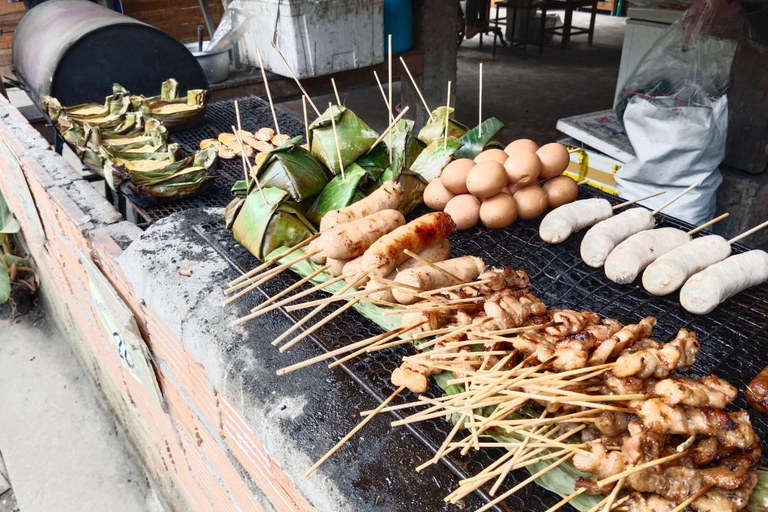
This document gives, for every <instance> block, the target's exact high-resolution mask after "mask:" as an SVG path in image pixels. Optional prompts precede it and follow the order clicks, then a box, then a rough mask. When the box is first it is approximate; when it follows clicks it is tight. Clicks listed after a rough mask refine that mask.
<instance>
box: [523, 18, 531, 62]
mask: <svg viewBox="0 0 768 512" xmlns="http://www.w3.org/2000/svg"><path fill="white" fill-rule="evenodd" d="M531 10H532V9H531V6H530V5H529V6H528V9H526V10H525V36H524V37H525V39H523V57H525V56H526V55H527V54H528V38H529V37H530V35H531Z"/></svg>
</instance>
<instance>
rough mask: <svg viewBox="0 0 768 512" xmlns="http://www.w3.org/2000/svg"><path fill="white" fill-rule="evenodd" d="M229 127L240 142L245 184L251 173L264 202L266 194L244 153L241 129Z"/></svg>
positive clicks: (247, 183)
mask: <svg viewBox="0 0 768 512" xmlns="http://www.w3.org/2000/svg"><path fill="white" fill-rule="evenodd" d="M235 105H237V102H235ZM235 111H238V109H235ZM237 121H238V123H239V122H240V116H239V114H238V118H237ZM231 128H232V133H234V134H235V139H237V143H238V144H240V156H241V157H242V159H243V172H244V173H245V176H246V179H245V183H246V186H250V182H249V181H248V175H251V176H252V177H253V181H255V182H256V188H258V189H259V193H260V194H261V199H262V200H263V201H264V203H265V204H266V203H267V196H265V195H264V189H263V188H261V183H260V182H259V177H258V176H256V175H255V174H253V167H251V160H250V159H249V158H248V157H247V156H246V155H245V143H244V142H243V137H242V135H241V132H242V130H235V127H234V126H232V127H231ZM246 166H247V167H248V170H246V169H245V168H246Z"/></svg>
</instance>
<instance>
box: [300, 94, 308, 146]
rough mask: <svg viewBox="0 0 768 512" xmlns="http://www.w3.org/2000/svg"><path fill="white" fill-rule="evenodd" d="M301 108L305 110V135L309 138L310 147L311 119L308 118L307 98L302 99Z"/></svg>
mask: <svg viewBox="0 0 768 512" xmlns="http://www.w3.org/2000/svg"><path fill="white" fill-rule="evenodd" d="M301 108H302V110H304V133H305V136H306V137H307V147H309V118H308V117H307V97H306V96H302V97H301Z"/></svg>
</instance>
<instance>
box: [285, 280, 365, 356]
mask: <svg viewBox="0 0 768 512" xmlns="http://www.w3.org/2000/svg"><path fill="white" fill-rule="evenodd" d="M370 272H371V271H370V270H369V271H368V272H366V273H365V274H363V275H362V276H360V277H359V278H357V279H355V280H353V281H350V282H348V283H347V284H345V285H344V286H343V287H341V288H340V289H339V290H338V291H337V292H335V293H334V295H341V294H343V293H344V292H346V291H347V290H349V289H350V288H352V287H353V286H355V285H356V284H357V283H358V282H360V281H362V280H363V278H364V277H365V276H366V275H368V273H370ZM353 302H354V301H353ZM327 306H328V304H327V303H326V304H321V305H319V306H317V307H316V308H315V309H313V310H312V311H310V312H309V313H308V314H307V316H305V317H304V318H302V319H301V320H299V321H298V322H296V323H295V324H294V325H293V326H291V327H290V328H289V329H286V331H285V332H284V333H283V334H281V335H280V336H278V337H277V338H276V339H275V340H274V341H273V342H272V345H274V346H277V345H278V344H280V342H281V341H283V340H284V339H286V338H287V337H288V336H290V335H291V334H293V333H294V332H296V331H297V330H298V329H299V327H301V326H302V325H304V324H306V323H307V322H309V320H310V319H311V318H312V317H314V316H315V315H317V314H318V313H319V312H320V311H322V310H323V309H325V308H326V307H327ZM342 307H343V306H342ZM302 338H303V336H302ZM293 345H294V343H291V344H286V346H284V347H280V352H285V350H287V349H288V348H289V347H291V346H293Z"/></svg>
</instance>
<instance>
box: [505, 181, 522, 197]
mask: <svg viewBox="0 0 768 512" xmlns="http://www.w3.org/2000/svg"><path fill="white" fill-rule="evenodd" d="M521 188H523V187H521V186H520V185H515V184H514V183H512V184H510V185H509V186H508V187H507V192H508V193H509V195H511V196H513V197H514V195H515V193H517V191H518V190H520V189H521Z"/></svg>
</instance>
